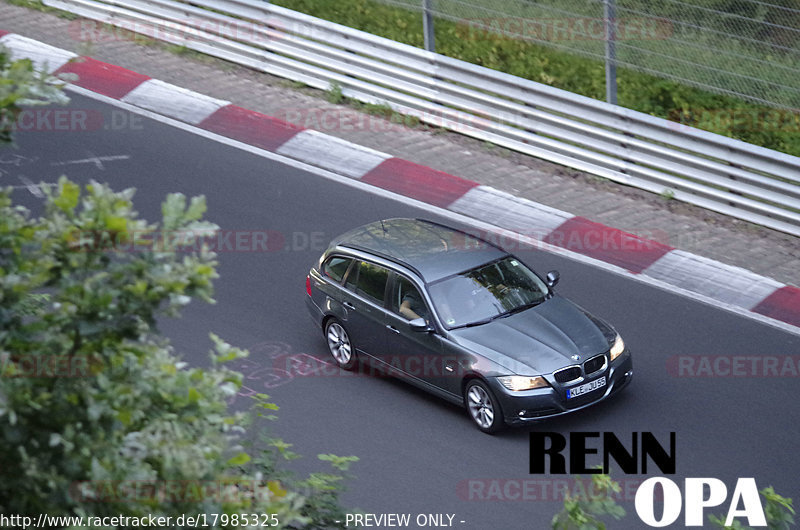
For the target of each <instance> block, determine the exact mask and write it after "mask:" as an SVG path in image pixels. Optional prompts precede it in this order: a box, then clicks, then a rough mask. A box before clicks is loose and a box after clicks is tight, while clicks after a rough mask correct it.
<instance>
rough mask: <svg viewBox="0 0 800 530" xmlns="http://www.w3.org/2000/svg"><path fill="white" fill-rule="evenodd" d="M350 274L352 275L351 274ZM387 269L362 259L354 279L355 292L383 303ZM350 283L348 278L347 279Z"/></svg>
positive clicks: (387, 274) (387, 275)
mask: <svg viewBox="0 0 800 530" xmlns="http://www.w3.org/2000/svg"><path fill="white" fill-rule="evenodd" d="M350 276H353V275H352V274H351V275H350ZM388 279H389V271H388V270H386V269H384V268H383V267H381V266H379V265H375V264H374V263H369V262H366V261H362V262H361V263H360V264H359V265H358V279H357V280H356V282H357V283H356V293H357V294H360V295H361V296H363V297H365V298H369V299H370V300H372V301H373V302H375V303H377V304H380V305H383V295H384V293H385V292H386V281H387V280H388ZM347 283H348V285H350V279H348V280H347Z"/></svg>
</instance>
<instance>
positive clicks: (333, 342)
mask: <svg viewBox="0 0 800 530" xmlns="http://www.w3.org/2000/svg"><path fill="white" fill-rule="evenodd" d="M325 340H326V341H327V343H328V350H329V351H330V352H331V356H332V357H333V360H335V361H336V364H337V365H338V366H339V367H340V368H343V369H345V370H352V369H353V368H355V366H356V363H357V362H358V360H357V358H356V349H355V346H353V341H352V340H351V339H350V334H349V333H347V330H346V329H345V327H344V325H343V324H342V323H341V322H339V321H338V320H336V319H335V318H332V319H330V320H329V321H328V323H327V324H326V325H325Z"/></svg>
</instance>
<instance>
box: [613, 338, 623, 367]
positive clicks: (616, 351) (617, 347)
mask: <svg viewBox="0 0 800 530" xmlns="http://www.w3.org/2000/svg"><path fill="white" fill-rule="evenodd" d="M624 351H625V343H624V342H623V341H622V337H620V336H619V335H617V338H616V339H614V345H613V346H611V351H610V353H611V360H612V361H613V360H614V359H616V358H617V357H619V356H620V355H622V352H624Z"/></svg>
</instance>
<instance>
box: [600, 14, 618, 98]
mask: <svg viewBox="0 0 800 530" xmlns="http://www.w3.org/2000/svg"><path fill="white" fill-rule="evenodd" d="M615 2H616V0H603V14H604V17H605V26H606V101H607V102H608V103H611V104H612V105H616V104H617V46H616V38H617V36H616V24H617V9H616V3H615Z"/></svg>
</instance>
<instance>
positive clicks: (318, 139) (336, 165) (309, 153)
mask: <svg viewBox="0 0 800 530" xmlns="http://www.w3.org/2000/svg"><path fill="white" fill-rule="evenodd" d="M278 153H279V154H281V155H284V156H288V157H291V158H294V159H296V160H302V161H303V162H308V163H310V164H315V165H319V166H323V167H325V168H328V169H332V170H334V171H336V172H338V173H341V174H343V175H347V176H348V177H352V178H361V177H363V176H364V175H366V174H367V173H369V172H370V171H371V170H372V169H374V168H375V167H376V166H377V165H378V164H380V163H381V162H383V161H384V160H386V159H387V158H391V157H392V155H390V154H387V153H381V152H380V151H376V150H374V149H370V148H369V147H363V146H360V145H357V144H354V143H352V142H348V141H347V140H342V139H341V138H337V137H335V136H330V135H328V134H324V133H321V132H319V131H312V130H305V131H301V132H299V133H297V134H295V135H294V136H293V137H291V138H290V139H289V140H288V141H287V142H286V143H284V144H283V145H282V146H280V147H279V148H278Z"/></svg>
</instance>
